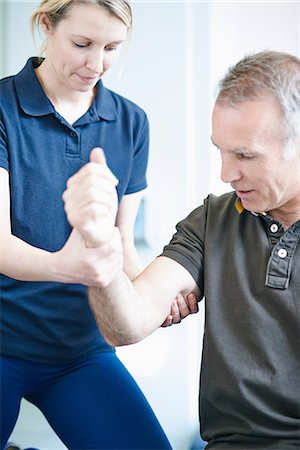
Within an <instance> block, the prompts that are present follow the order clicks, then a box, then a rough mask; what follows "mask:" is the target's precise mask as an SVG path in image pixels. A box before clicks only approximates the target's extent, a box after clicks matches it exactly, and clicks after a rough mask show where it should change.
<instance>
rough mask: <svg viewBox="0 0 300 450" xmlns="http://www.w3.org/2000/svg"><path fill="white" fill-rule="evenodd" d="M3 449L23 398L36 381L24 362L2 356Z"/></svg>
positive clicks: (0, 427)
mask: <svg viewBox="0 0 300 450" xmlns="http://www.w3.org/2000/svg"><path fill="white" fill-rule="evenodd" d="M0 370H1V372H0V385H1V392H0V395H1V397H0V398H1V411H0V430H1V449H2V448H4V447H5V445H6V443H7V440H8V439H9V436H10V435H11V433H12V431H13V429H14V426H15V424H16V421H17V418H18V415H19V410H20V403H21V399H22V397H23V396H24V395H25V394H26V392H28V391H29V390H30V389H31V386H32V384H33V383H34V380H33V379H32V378H31V372H30V371H28V370H27V364H26V363H24V362H23V361H22V360H18V359H15V358H10V357H5V356H1V359H0Z"/></svg>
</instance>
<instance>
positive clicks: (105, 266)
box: [61, 148, 198, 326]
mask: <svg viewBox="0 0 300 450" xmlns="http://www.w3.org/2000/svg"><path fill="white" fill-rule="evenodd" d="M117 184H118V180H117V179H116V177H115V176H114V175H113V174H112V172H111V171H110V169H109V168H108V167H107V165H106V160H105V156H104V153H103V150H102V149H101V148H94V149H93V150H92V151H91V154H90V162H89V163H87V164H85V165H84V166H83V167H82V168H81V169H80V170H79V171H78V172H77V173H75V174H74V175H73V176H72V177H71V178H69V180H68V182H67V189H66V190H65V192H64V193H63V196H62V198H63V201H64V204H65V212H66V215H67V219H68V221H69V223H70V224H71V225H72V227H73V231H72V233H71V236H70V238H69V240H68V241H67V243H66V245H65V246H64V247H63V249H62V250H61V253H62V254H64V253H65V259H68V262H67V261H66V264H68V265H69V263H70V261H69V259H70V257H71V258H72V257H73V258H74V265H75V266H76V265H78V264H80V266H81V267H80V274H79V273H78V267H77V269H75V267H74V269H75V270H77V274H78V275H77V282H79V283H82V284H86V285H88V286H94V287H106V286H107V285H109V284H110V283H111V282H113V279H114V277H115V276H116V274H117V273H118V272H119V271H120V270H122V268H123V255H122V240H121V236H120V232H119V230H118V228H117V227H116V226H115V222H116V215H117V210H118V197H117V191H116V186H117ZM78 251H80V253H81V257H80V260H79V261H78V255H76V254H75V252H78ZM62 256H64V255H62ZM62 259H64V258H62ZM197 311H198V302H197V298H196V297H195V295H194V294H189V295H188V296H187V297H186V298H184V297H183V296H182V294H178V296H177V297H176V299H175V300H174V302H173V303H172V306H171V310H170V315H169V316H168V317H167V318H166V320H165V322H164V323H163V326H169V325H171V324H172V323H178V322H180V321H181V319H183V318H184V317H186V316H187V315H189V314H191V313H195V312H197Z"/></svg>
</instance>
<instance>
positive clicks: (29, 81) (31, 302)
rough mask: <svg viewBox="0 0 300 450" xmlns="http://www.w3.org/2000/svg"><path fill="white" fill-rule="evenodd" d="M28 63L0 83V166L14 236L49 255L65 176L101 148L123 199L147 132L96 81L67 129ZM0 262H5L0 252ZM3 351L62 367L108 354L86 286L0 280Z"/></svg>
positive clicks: (57, 231)
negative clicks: (3, 171)
mask: <svg viewBox="0 0 300 450" xmlns="http://www.w3.org/2000/svg"><path fill="white" fill-rule="evenodd" d="M38 63H39V61H38V59H37V58H31V59H29V60H28V62H27V64H26V66H25V67H24V68H23V70H22V71H21V72H20V73H18V74H17V75H16V76H12V77H7V78H5V79H3V80H1V82H0V108H1V111H0V113H1V117H0V167H3V168H4V169H6V170H8V172H9V175H10V196H11V224H12V233H13V234H14V235H15V236H18V237H19V238H20V239H22V240H24V241H26V242H28V243H29V244H31V245H33V246H35V247H38V248H41V249H44V250H48V251H50V252H55V251H57V250H59V249H60V248H61V247H63V245H64V243H65V242H66V240H67V238H68V236H69V234H70V231H71V229H70V226H69V224H68V222H67V220H66V216H65V213H64V206H63V201H62V193H63V191H64V190H65V188H66V181H67V179H68V178H69V177H70V176H71V175H73V174H74V173H75V172H77V171H78V170H79V169H80V168H81V167H82V166H83V165H84V164H85V163H86V162H88V160H89V154H90V151H91V149H92V148H93V147H102V148H103V149H104V151H105V155H106V159H107V164H108V166H109V167H110V169H111V171H112V172H113V173H114V175H115V176H116V177H117V179H118V180H119V184H118V186H117V191H118V198H119V201H120V200H121V199H122V197H123V195H126V194H131V193H134V192H137V191H140V190H142V189H144V188H145V187H146V184H147V183H146V176H145V173H146V166H147V158H148V147H149V127H148V121H147V117H146V114H145V113H144V111H143V110H142V109H141V108H139V107H138V106H137V105H135V104H134V103H132V102H130V101H129V100H127V99H125V98H123V97H121V96H120V95H117V94H116V93H114V92H112V91H110V90H108V89H106V88H105V87H104V86H103V84H102V81H99V83H98V85H97V96H96V98H95V100H94V102H93V104H92V106H91V107H90V109H89V110H88V111H87V112H86V113H85V114H84V115H83V116H82V117H81V118H80V119H78V120H77V122H76V123H74V124H73V125H70V124H69V123H68V122H66V120H65V119H64V118H63V117H61V116H60V114H59V113H57V112H56V111H55V109H54V107H53V105H52V104H51V102H50V101H49V99H48V98H47V97H46V95H45V93H44V91H43V89H42V87H41V85H40V83H39V81H38V78H37V77H36V75H35V72H34V68H35V67H37V66H38ZM4 257H5V255H4ZM0 283H1V285H0V286H1V316H2V317H1V319H2V324H1V351H2V353H3V354H5V355H8V356H14V357H20V358H25V359H29V360H35V361H40V362H43V361H45V362H50V363H51V362H53V363H59V362H66V361H72V360H75V359H77V358H81V357H85V356H87V355H90V354H92V353H94V352H96V351H98V350H101V349H102V350H103V351H110V350H111V347H110V346H108V344H107V343H106V342H105V341H104V339H103V337H102V336H101V335H100V333H99V331H98V328H97V326H96V323H95V320H94V317H93V315H92V313H91V311H90V309H89V306H88V299H87V288H86V287H84V286H82V285H71V284H61V283H46V282H43V283H40V282H21V281H16V280H14V279H11V278H9V277H6V276H4V275H0Z"/></svg>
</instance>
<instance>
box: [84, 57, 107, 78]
mask: <svg viewBox="0 0 300 450" xmlns="http://www.w3.org/2000/svg"><path fill="white" fill-rule="evenodd" d="M103 61H104V55H103V52H92V53H91V54H90V55H89V58H88V60H87V63H86V67H87V68H88V69H89V70H91V71H92V72H94V73H97V74H101V73H102V72H103V67H104V62H103Z"/></svg>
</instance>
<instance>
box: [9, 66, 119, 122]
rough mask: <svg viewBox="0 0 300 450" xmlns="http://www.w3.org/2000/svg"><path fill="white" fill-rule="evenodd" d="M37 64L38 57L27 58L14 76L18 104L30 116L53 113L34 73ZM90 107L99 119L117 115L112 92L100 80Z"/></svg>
mask: <svg viewBox="0 0 300 450" xmlns="http://www.w3.org/2000/svg"><path fill="white" fill-rule="evenodd" d="M38 66H39V58H29V59H28V61H27V63H26V65H25V67H24V68H23V69H22V70H21V72H19V73H18V74H17V75H16V77H15V87H16V90H17V93H18V98H19V102H20V106H21V108H22V110H23V111H24V112H25V113H26V114H29V115H31V116H45V115H48V114H55V109H54V107H53V105H52V103H51V102H50V100H49V99H48V97H47V96H46V94H45V92H44V90H43V88H42V86H41V84H40V82H39V80H38V78H37V76H36V74H35V71H34V69H35V68H36V67H38ZM92 109H93V111H94V112H95V114H96V115H98V116H99V118H100V119H104V120H115V119H116V117H117V110H116V105H115V102H114V99H113V95H112V92H111V91H110V90H109V89H106V88H105V87H104V86H103V83H102V81H101V80H99V81H98V84H97V95H96V98H95V101H94V103H93V106H92Z"/></svg>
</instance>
